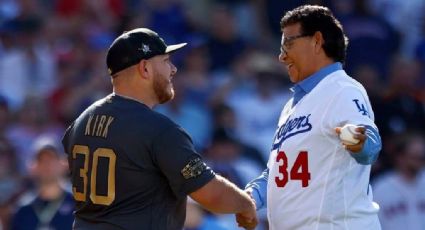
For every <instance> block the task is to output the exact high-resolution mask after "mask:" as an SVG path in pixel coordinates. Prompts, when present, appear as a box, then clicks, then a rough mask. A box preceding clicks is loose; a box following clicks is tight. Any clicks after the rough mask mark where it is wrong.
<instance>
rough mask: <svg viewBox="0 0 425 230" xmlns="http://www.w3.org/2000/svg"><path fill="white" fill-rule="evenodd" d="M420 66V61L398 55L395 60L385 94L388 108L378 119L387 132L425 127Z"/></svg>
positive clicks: (389, 133)
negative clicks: (420, 96)
mask: <svg viewBox="0 0 425 230" xmlns="http://www.w3.org/2000/svg"><path fill="white" fill-rule="evenodd" d="M419 78H420V66H419V63H418V62H415V61H410V60H408V59H405V58H402V57H396V58H394V60H393V61H392V63H391V68H390V72H389V82H388V83H389V84H388V86H387V90H386V93H385V94H384V103H385V111H384V113H382V116H381V117H380V118H378V119H377V120H379V123H381V126H380V127H379V128H380V132H381V133H382V134H383V135H382V136H384V135H391V134H394V133H401V132H404V131H405V130H408V129H412V128H415V129H421V130H425V119H424V117H425V111H424V106H423V105H422V101H421V99H420V98H419V95H420V90H421V88H420V85H419V84H418V82H419Z"/></svg>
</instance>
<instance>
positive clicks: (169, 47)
mask: <svg viewBox="0 0 425 230" xmlns="http://www.w3.org/2000/svg"><path fill="white" fill-rule="evenodd" d="M186 45H187V43H180V44H176V45H170V46H167V49H165V53H167V54H168V53H172V52H174V51H176V50H178V49H181V48H183V47H184V46H186Z"/></svg>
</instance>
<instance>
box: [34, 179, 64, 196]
mask: <svg viewBox="0 0 425 230" xmlns="http://www.w3.org/2000/svg"><path fill="white" fill-rule="evenodd" d="M38 193H39V195H40V197H41V198H42V199H43V200H55V199H58V198H59V197H60V196H61V195H62V194H63V189H62V187H61V186H60V185H59V183H58V182H50V183H42V184H41V185H40V187H39V189H38Z"/></svg>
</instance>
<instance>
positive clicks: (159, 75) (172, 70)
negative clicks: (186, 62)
mask: <svg viewBox="0 0 425 230" xmlns="http://www.w3.org/2000/svg"><path fill="white" fill-rule="evenodd" d="M152 63H153V66H154V68H153V71H154V72H153V73H154V77H153V88H154V92H155V94H156V96H157V99H158V102H159V103H160V104H163V103H165V102H167V101H169V100H171V99H173V98H174V88H173V84H172V83H171V79H172V78H173V77H174V75H175V74H176V72H177V68H176V67H175V66H174V65H173V63H172V62H171V60H170V55H169V54H165V55H158V56H155V57H153V58H152Z"/></svg>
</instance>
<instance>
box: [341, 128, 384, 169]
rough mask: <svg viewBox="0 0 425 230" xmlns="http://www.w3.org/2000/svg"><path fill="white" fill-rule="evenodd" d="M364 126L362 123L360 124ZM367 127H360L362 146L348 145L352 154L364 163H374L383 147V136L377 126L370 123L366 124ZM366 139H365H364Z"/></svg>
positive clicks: (359, 161)
mask: <svg viewBox="0 0 425 230" xmlns="http://www.w3.org/2000/svg"><path fill="white" fill-rule="evenodd" d="M360 126H362V125H360ZM364 127H365V128H362V129H359V128H358V129H359V130H358V131H360V132H361V136H360V137H359V138H358V139H360V140H361V141H360V143H359V145H360V146H356V145H353V146H347V147H346V148H347V150H348V151H350V154H351V156H352V157H353V158H354V159H355V160H356V161H357V163H359V164H362V165H369V164H373V163H374V162H375V161H376V159H377V158H378V155H379V151H380V150H381V147H382V142H381V137H380V136H379V133H378V130H377V128H374V127H372V126H369V125H365V126H364ZM362 139H364V141H362Z"/></svg>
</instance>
